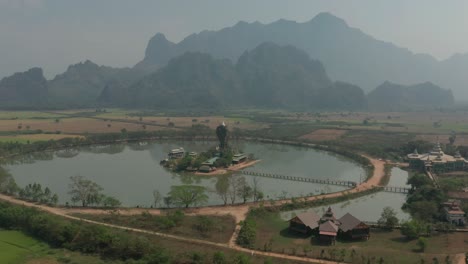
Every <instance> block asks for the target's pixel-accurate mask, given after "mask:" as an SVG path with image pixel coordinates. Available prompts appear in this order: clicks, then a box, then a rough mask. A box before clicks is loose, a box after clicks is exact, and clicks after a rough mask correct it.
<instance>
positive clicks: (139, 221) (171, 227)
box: [74, 210, 236, 243]
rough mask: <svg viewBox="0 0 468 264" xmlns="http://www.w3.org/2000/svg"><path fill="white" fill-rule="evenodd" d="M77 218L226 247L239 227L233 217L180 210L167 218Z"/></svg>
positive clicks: (146, 214)
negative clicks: (190, 213) (236, 227)
mask: <svg viewBox="0 0 468 264" xmlns="http://www.w3.org/2000/svg"><path fill="white" fill-rule="evenodd" d="M74 216H77V217H80V218H85V219H90V220H94V221H98V222H103V223H109V224H114V225H119V226H128V227H134V228H138V229H143V230H150V231H155V232H162V233H167V234H173V235H181V236H184V237H192V238H196V239H202V240H208V241H212V242H217V243H227V242H228V241H229V239H230V238H231V235H232V233H233V232H234V228H235V226H236V223H235V220H234V218H233V217H232V216H228V215H224V216H222V215H220V216H213V215H210V216H204V215H199V216H192V215H185V214H184V212H183V211H180V210H167V211H164V215H152V214H150V213H149V212H143V213H142V214H141V215H131V216H129V215H122V214H119V213H118V212H113V211H111V212H109V214H74Z"/></svg>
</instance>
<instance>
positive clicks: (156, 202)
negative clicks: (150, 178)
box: [153, 190, 163, 207]
mask: <svg viewBox="0 0 468 264" xmlns="http://www.w3.org/2000/svg"><path fill="white" fill-rule="evenodd" d="M162 199H163V197H162V195H161V193H160V192H159V191H158V190H154V191H153V204H154V207H159V206H161V201H162Z"/></svg>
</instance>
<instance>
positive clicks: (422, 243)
mask: <svg viewBox="0 0 468 264" xmlns="http://www.w3.org/2000/svg"><path fill="white" fill-rule="evenodd" d="M418 246H419V249H420V250H421V252H424V251H425V250H426V248H427V238H425V237H420V238H418Z"/></svg>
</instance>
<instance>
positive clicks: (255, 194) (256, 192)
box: [252, 177, 263, 202]
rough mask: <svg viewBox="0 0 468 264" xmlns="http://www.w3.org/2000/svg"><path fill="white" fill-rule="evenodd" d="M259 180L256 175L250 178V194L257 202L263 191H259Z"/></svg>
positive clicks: (261, 197)
mask: <svg viewBox="0 0 468 264" xmlns="http://www.w3.org/2000/svg"><path fill="white" fill-rule="evenodd" d="M259 185H260V181H259V180H258V178H257V177H253V179H252V196H253V200H254V202H257V201H259V200H261V199H263V193H262V192H261V191H260V186H259Z"/></svg>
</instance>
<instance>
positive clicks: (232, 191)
mask: <svg viewBox="0 0 468 264" xmlns="http://www.w3.org/2000/svg"><path fill="white" fill-rule="evenodd" d="M228 180H229V198H230V199H231V204H234V203H235V202H236V198H237V195H238V190H239V180H238V179H237V178H236V177H234V175H229V177H228Z"/></svg>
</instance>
